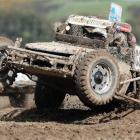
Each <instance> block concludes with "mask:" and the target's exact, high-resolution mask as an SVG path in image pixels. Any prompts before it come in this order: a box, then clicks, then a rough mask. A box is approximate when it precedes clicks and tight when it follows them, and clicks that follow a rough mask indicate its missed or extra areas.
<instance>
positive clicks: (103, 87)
mask: <svg viewBox="0 0 140 140" xmlns="http://www.w3.org/2000/svg"><path fill="white" fill-rule="evenodd" d="M90 83H91V87H92V89H93V90H94V91H95V92H96V93H97V94H100V95H101V94H105V93H106V92H107V91H108V90H109V89H110V87H111V84H112V73H111V71H110V68H109V67H108V66H107V65H105V64H98V65H96V66H95V67H93V68H92V72H91V78H90Z"/></svg>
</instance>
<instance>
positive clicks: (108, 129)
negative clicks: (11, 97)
mask: <svg viewBox="0 0 140 140" xmlns="http://www.w3.org/2000/svg"><path fill="white" fill-rule="evenodd" d="M0 120H1V121H0V139H1V140H25V139H26V140H63V139H65V140H89V139H94V140H95V139H97V140H109V139H110V140H112V139H113V140H114V139H116V140H118V139H123V140H124V139H126V140H127V139H134V140H135V139H136V140H137V139H140V109H139V107H135V108H134V107H133V106H132V107H126V106H125V107H120V108H119V109H118V108H116V109H112V110H109V111H108V110H107V111H91V110H89V109H88V108H86V107H85V106H83V105H82V103H81V102H80V101H79V99H78V98H77V97H75V96H73V97H70V96H67V97H66V99H65V102H64V106H63V107H62V108H61V109H60V110H58V111H52V110H51V111H47V110H46V111H43V112H38V111H37V110H36V109H35V108H32V109H22V108H12V107H10V108H6V109H2V110H1V111H0Z"/></svg>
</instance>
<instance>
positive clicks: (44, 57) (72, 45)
mask: <svg viewBox="0 0 140 140" xmlns="http://www.w3.org/2000/svg"><path fill="white" fill-rule="evenodd" d="M56 40H57V41H55V42H44V43H29V44H26V46H25V48H21V47H20V41H21V40H20V39H18V40H17V41H16V42H15V43H14V45H13V43H12V44H11V43H8V44H5V45H1V47H0V74H1V79H0V80H1V82H2V83H3V85H4V87H7V86H9V85H11V84H12V83H13V81H14V79H15V77H16V73H18V72H22V73H24V74H26V75H28V76H29V77H30V78H31V79H36V78H35V77H37V79H38V80H37V84H36V91H35V103H36V106H37V108H39V109H40V108H41V109H42V108H59V106H60V105H61V103H62V102H63V100H64V98H65V95H66V93H68V94H72V95H77V96H78V97H79V98H80V100H81V101H82V102H83V103H84V104H85V105H86V106H88V107H90V108H95V107H96V106H101V105H106V104H108V103H110V102H111V101H112V100H113V99H114V98H117V99H128V100H131V101H135V102H140V101H139V100H138V99H134V98H132V97H133V96H132V94H133V95H137V91H138V88H139V80H140V77H138V76H139V66H138V65H139V64H138V63H139V62H138V61H137V60H138V59H139V58H138V57H139V55H137V56H136V58H135V59H134V53H133V52H134V50H135V49H136V52H137V51H138V49H137V48H138V47H136V46H135V44H136V40H135V37H134V35H133V34H132V33H131V26H130V25H129V24H126V23H124V24H123V23H115V22H110V21H108V20H102V19H98V18H95V17H83V16H70V17H69V19H68V20H67V21H66V23H64V24H62V25H60V26H59V27H57V30H56ZM138 52H139V51H138ZM138 52H137V54H139V53H138ZM136 63H137V64H136ZM135 66H138V68H136V67H135ZM134 97H136V96H134Z"/></svg>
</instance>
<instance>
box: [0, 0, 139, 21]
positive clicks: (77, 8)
mask: <svg viewBox="0 0 140 140" xmlns="http://www.w3.org/2000/svg"><path fill="white" fill-rule="evenodd" d="M111 2H115V3H117V4H120V5H121V6H122V7H123V16H122V21H126V20H127V19H128V18H131V13H130V12H129V11H128V7H129V6H131V5H137V6H138V5H139V6H140V2H139V1H138V0H29V1H27V0H2V1H0V7H3V8H5V9H6V10H8V9H9V11H11V10H13V8H14V9H17V10H20V11H21V10H22V12H35V14H37V15H39V16H41V17H43V18H46V19H49V20H50V21H58V20H62V19H65V18H66V17H67V16H68V15H70V14H81V15H95V16H99V17H104V18H108V14H109V9H110V3H111ZM15 5H16V7H15Z"/></svg>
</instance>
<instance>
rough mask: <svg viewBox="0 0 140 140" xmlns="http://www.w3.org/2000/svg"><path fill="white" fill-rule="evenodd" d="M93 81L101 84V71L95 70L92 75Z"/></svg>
mask: <svg viewBox="0 0 140 140" xmlns="http://www.w3.org/2000/svg"><path fill="white" fill-rule="evenodd" d="M94 81H95V82H96V83H97V84H101V83H102V81H103V74H102V72H101V71H97V72H96V73H95V75H94Z"/></svg>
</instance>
